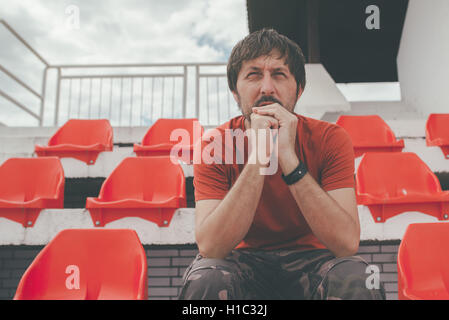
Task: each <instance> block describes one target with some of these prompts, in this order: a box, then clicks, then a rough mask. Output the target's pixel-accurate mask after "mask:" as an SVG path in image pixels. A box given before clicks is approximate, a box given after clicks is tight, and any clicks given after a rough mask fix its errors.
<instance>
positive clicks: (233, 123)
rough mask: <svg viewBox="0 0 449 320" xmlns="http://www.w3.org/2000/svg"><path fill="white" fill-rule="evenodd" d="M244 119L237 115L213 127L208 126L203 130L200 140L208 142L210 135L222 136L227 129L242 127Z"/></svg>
mask: <svg viewBox="0 0 449 320" xmlns="http://www.w3.org/2000/svg"><path fill="white" fill-rule="evenodd" d="M244 119H245V118H244V117H243V116H237V117H234V118H232V119H230V120H228V121H226V122H225V123H222V124H221V125H219V126H217V127H215V128H210V129H208V130H206V131H205V132H204V134H203V139H202V140H203V141H206V142H210V138H211V137H212V136H217V135H221V136H223V135H224V134H225V133H226V132H227V131H229V130H237V129H242V128H244V125H243V122H244Z"/></svg>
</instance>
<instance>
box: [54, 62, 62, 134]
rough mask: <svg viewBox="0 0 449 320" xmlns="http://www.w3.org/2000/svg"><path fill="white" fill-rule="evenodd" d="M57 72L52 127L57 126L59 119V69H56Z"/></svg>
mask: <svg viewBox="0 0 449 320" xmlns="http://www.w3.org/2000/svg"><path fill="white" fill-rule="evenodd" d="M57 70H58V79H57V82H56V105H55V119H54V121H53V125H54V126H55V127H57V126H58V118H59V100H60V98H61V91H60V89H61V68H57Z"/></svg>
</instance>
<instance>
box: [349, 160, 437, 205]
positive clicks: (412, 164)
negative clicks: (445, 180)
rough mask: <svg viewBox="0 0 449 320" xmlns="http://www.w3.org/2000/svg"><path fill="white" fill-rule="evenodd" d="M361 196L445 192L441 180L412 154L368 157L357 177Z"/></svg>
mask: <svg viewBox="0 0 449 320" xmlns="http://www.w3.org/2000/svg"><path fill="white" fill-rule="evenodd" d="M356 185H357V193H358V194H371V195H375V196H381V197H397V196H404V195H407V194H416V193H419V194H422V193H437V192H441V191H442V190H441V185H440V182H439V180H438V178H437V177H436V176H435V174H434V173H433V172H432V171H431V170H430V168H429V167H428V166H427V165H426V164H425V163H424V162H423V161H422V160H421V159H420V158H419V157H418V156H417V155H416V154H415V153H411V152H394V153H388V152H379V153H377V152H373V153H365V154H364V155H363V158H362V160H361V161H360V164H359V167H358V169H357V174H356Z"/></svg>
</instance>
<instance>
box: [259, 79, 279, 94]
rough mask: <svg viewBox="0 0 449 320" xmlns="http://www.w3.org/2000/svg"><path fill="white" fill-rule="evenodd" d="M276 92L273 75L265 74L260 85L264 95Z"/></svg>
mask: <svg viewBox="0 0 449 320" xmlns="http://www.w3.org/2000/svg"><path fill="white" fill-rule="evenodd" d="M274 92H275V88H274V83H273V79H271V76H269V75H264V77H263V78H262V83H261V86H260V93H261V94H262V95H264V96H271V95H273V94H274Z"/></svg>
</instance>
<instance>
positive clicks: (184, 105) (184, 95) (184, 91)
mask: <svg viewBox="0 0 449 320" xmlns="http://www.w3.org/2000/svg"><path fill="white" fill-rule="evenodd" d="M186 109H187V65H185V66H184V83H183V86H182V117H183V118H185V117H186Z"/></svg>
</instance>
